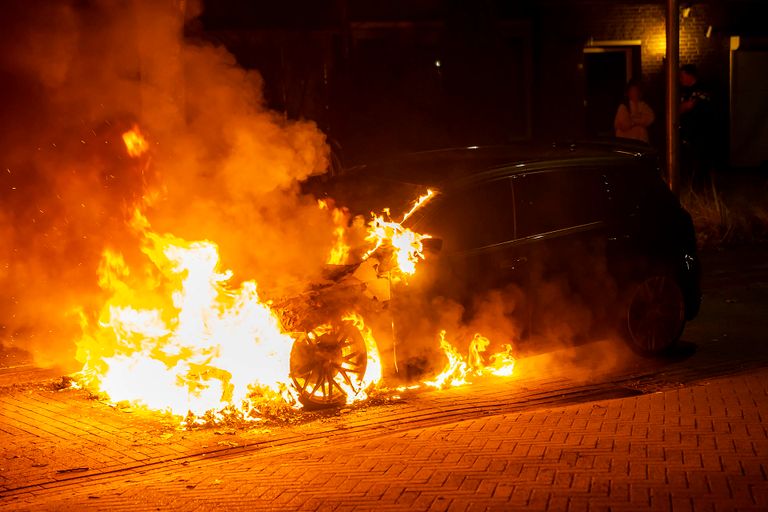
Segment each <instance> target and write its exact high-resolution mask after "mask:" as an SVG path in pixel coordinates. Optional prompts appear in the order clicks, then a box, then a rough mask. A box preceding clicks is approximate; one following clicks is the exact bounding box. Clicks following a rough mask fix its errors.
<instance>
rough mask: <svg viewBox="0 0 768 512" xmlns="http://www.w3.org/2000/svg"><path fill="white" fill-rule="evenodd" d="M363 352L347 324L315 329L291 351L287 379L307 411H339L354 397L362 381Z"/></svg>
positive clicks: (359, 338) (361, 343)
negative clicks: (326, 409) (289, 376)
mask: <svg viewBox="0 0 768 512" xmlns="http://www.w3.org/2000/svg"><path fill="white" fill-rule="evenodd" d="M367 361H368V356H367V351H366V348H365V341H364V340H363V337H362V335H361V334H360V331H359V330H358V329H357V328H356V327H355V326H354V325H352V323H351V322H347V321H339V322H335V323H330V324H325V325H322V326H319V327H317V328H315V329H313V330H311V331H309V332H307V333H306V334H305V335H304V336H302V337H301V338H299V339H298V340H296V341H295V342H294V344H293V347H292V348H291V379H292V380H293V385H294V386H295V388H296V390H297V391H298V392H299V401H300V402H301V403H302V404H303V405H304V407H305V408H308V409H320V408H326V407H339V406H342V405H344V404H345V403H346V402H347V397H348V395H349V394H350V393H352V394H354V393H357V392H358V391H359V390H360V388H361V386H362V382H363V378H364V377H365V370H366V367H367Z"/></svg>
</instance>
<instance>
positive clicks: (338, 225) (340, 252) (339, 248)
mask: <svg viewBox="0 0 768 512" xmlns="http://www.w3.org/2000/svg"><path fill="white" fill-rule="evenodd" d="M317 204H318V206H319V207H320V209H321V210H329V211H330V212H331V218H332V220H333V224H334V226H335V227H334V229H333V247H331V251H330V253H329V254H328V259H327V261H326V263H328V264H329V265H344V264H346V263H347V260H348V259H349V250H350V247H349V244H347V242H346V233H347V215H346V214H345V212H344V210H342V209H341V208H335V207H334V208H331V207H330V205H329V204H328V201H326V200H324V199H318V201H317Z"/></svg>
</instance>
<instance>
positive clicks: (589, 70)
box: [584, 46, 640, 137]
mask: <svg viewBox="0 0 768 512" xmlns="http://www.w3.org/2000/svg"><path fill="white" fill-rule="evenodd" d="M639 48H640V47H639V46H609V47H589V48H585V49H584V76H585V79H586V91H585V92H586V98H585V100H586V101H585V107H586V124H587V134H588V135H589V136H592V137H612V136H613V134H614V130H613V120H614V116H615V115H616V109H617V108H618V106H619V103H621V102H622V101H623V99H624V87H625V86H626V84H627V81H628V80H629V79H630V78H632V76H633V75H634V74H635V73H638V74H639V69H637V68H638V67H639V66H638V64H639V54H640V51H639ZM635 55H637V57H635Z"/></svg>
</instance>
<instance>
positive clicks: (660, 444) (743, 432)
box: [0, 255, 768, 510]
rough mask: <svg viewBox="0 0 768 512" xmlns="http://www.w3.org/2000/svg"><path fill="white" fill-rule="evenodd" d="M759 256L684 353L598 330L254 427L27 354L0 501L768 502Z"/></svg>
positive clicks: (766, 269) (354, 504)
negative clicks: (455, 383)
mask: <svg viewBox="0 0 768 512" xmlns="http://www.w3.org/2000/svg"><path fill="white" fill-rule="evenodd" d="M758 256H759V255H758ZM758 256H755V257H754V260H755V261H754V262H753V263H750V264H749V265H748V266H745V265H744V264H743V263H742V264H740V265H739V266H738V268H736V267H734V269H732V270H730V271H728V272H721V273H714V272H713V273H712V274H710V275H712V276H713V278H714V279H716V280H720V281H722V283H724V284H722V285H717V286H711V287H710V289H708V290H707V291H706V292H705V293H706V297H705V299H706V300H705V303H704V309H703V310H702V315H701V317H700V318H699V319H697V321H696V322H694V323H692V324H691V325H690V326H689V327H688V328H687V329H686V333H685V335H684V339H685V340H686V342H687V346H688V347H689V348H690V349H691V350H690V351H689V352H685V353H683V354H681V355H680V357H679V358H678V359H676V360H672V361H669V360H668V361H662V362H658V363H649V362H648V361H645V360H640V359H638V358H632V357H631V356H627V354H623V355H621V354H620V352H617V351H616V350H614V349H610V350H605V349H606V347H607V346H606V345H601V344H593V345H587V346H585V347H582V348H581V349H578V350H575V351H571V350H567V351H564V352H562V353H558V354H553V355H549V356H547V357H545V358H544V359H545V361H546V363H544V364H542V361H541V360H539V361H537V359H536V358H531V359H530V360H525V361H523V362H522V364H521V368H520V370H521V371H520V372H519V374H520V375H522V377H518V378H513V379H507V380H499V381H490V382H486V383H475V385H473V386H471V387H468V388H462V389H457V390H449V391H443V392H430V393H422V392H419V393H417V394H413V395H408V396H403V397H402V398H401V399H394V400H389V401H385V402H384V403H377V404H364V405H362V406H359V407H356V408H352V409H348V410H343V411H340V412H335V413H331V414H315V415H303V416H301V417H299V418H297V419H296V421H291V422H284V423H276V424H257V425H254V426H253V427H249V428H236V429H230V428H223V427H222V428H209V429H203V430H197V431H182V430H179V429H178V428H177V427H176V425H175V422H173V421H170V420H169V419H167V418H163V417H160V416H157V415H147V414H144V413H142V412H141V411H137V410H134V411H131V410H124V409H119V408H115V407H111V406H109V405H107V404H105V403H103V402H100V401H97V400H93V399H91V398H90V397H89V396H88V395H87V394H86V393H84V392H82V391H76V390H71V389H68V390H63V391H57V390H56V389H55V388H52V387H51V386H50V385H49V384H45V382H41V381H43V380H44V379H47V378H50V377H51V375H53V374H51V373H50V372H44V371H40V370H39V369H35V368H34V367H33V366H31V365H28V364H26V363H25V362H24V361H20V362H18V364H14V365H11V366H12V367H11V366H9V367H7V368H0V509H3V510H6V509H7V510H169V509H181V510H256V509H273V510H294V509H296V510H298V509H305V510H331V509H335V510H350V509H357V510H465V509H467V510H476V509H497V510H517V509H530V510H609V509H610V510H622V509H623V510H672V509H674V510H689V509H690V510H694V509H695V510H768V501H767V500H768V485H767V484H766V476H767V473H768V468H766V464H768V440H767V436H766V425H768V422H767V421H766V418H765V417H764V416H763V414H764V413H762V412H761V411H766V410H768V408H767V407H766V406H768V351H766V350H765V348H764V341H765V335H764V331H765V318H764V311H765V310H766V306H768V266H766V265H765V263H763V262H764V261H765V260H764V258H762V257H758ZM745 269H746V270H745ZM747 270H748V271H747ZM684 345H685V344H684ZM569 365H570V367H569ZM585 375H586V378H585Z"/></svg>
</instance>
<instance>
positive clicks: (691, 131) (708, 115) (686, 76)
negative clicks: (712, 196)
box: [680, 64, 715, 189]
mask: <svg viewBox="0 0 768 512" xmlns="http://www.w3.org/2000/svg"><path fill="white" fill-rule="evenodd" d="M713 124H714V116H713V110H712V97H711V95H710V93H709V92H708V91H707V90H706V89H705V88H704V87H702V86H701V84H700V83H699V75H698V71H697V70H696V66H695V65H693V64H686V65H685V66H683V67H681V68H680V144H681V171H682V175H683V176H682V177H683V183H684V184H686V185H688V186H689V187H691V188H694V189H698V188H702V187H704V186H706V185H708V184H709V183H710V180H711V177H712V176H711V174H712V167H713V164H714V159H715V153H714V151H713V147H714V142H715V141H714V137H713V132H714V126H713Z"/></svg>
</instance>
